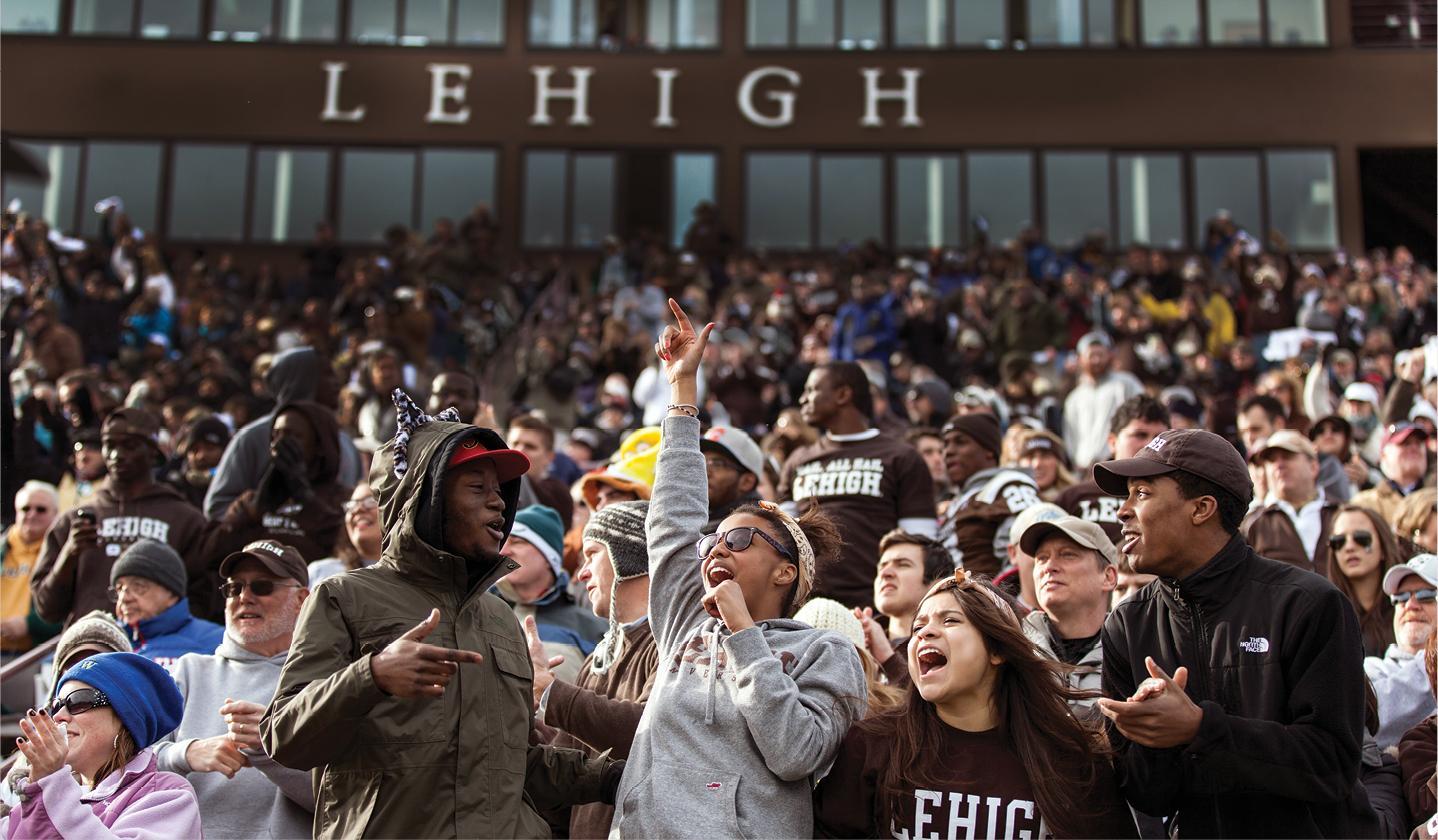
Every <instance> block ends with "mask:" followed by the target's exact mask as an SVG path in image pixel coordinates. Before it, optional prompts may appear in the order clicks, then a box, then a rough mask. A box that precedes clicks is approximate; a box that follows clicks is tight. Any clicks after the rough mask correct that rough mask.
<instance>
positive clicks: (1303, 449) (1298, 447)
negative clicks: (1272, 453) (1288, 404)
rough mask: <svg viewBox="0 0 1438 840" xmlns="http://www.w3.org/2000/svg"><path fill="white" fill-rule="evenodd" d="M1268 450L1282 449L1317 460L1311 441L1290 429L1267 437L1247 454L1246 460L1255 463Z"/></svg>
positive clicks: (1315, 449)
mask: <svg viewBox="0 0 1438 840" xmlns="http://www.w3.org/2000/svg"><path fill="white" fill-rule="evenodd" d="M1270 449H1282V450H1283V451H1284V452H1292V453H1293V454H1295V455H1307V456H1308V457H1310V458H1313V459H1315V460H1317V458H1318V449H1317V448H1315V447H1314V445H1313V441H1311V440H1309V439H1308V438H1306V437H1304V436H1303V435H1300V434H1299V433H1298V432H1295V431H1293V430H1292V429H1283V430H1282V431H1278V432H1274V433H1273V434H1271V435H1269V436H1268V440H1265V441H1263V442H1262V443H1260V444H1259V445H1258V446H1255V447H1254V448H1253V451H1252V452H1250V453H1249V455H1248V460H1250V461H1257V460H1259V459H1260V458H1262V457H1263V453H1265V452H1267V451H1269V450H1270Z"/></svg>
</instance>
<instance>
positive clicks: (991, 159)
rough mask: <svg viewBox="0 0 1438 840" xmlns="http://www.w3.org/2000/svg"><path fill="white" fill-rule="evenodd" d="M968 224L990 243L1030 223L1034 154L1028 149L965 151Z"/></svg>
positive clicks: (1014, 233)
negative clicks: (966, 160)
mask: <svg viewBox="0 0 1438 840" xmlns="http://www.w3.org/2000/svg"><path fill="white" fill-rule="evenodd" d="M967 157H968V173H967V174H968V183H967V184H966V185H965V186H967V188H968V211H969V214H968V217H969V224H970V225H972V226H973V227H974V228H975V229H977V230H979V231H982V232H984V233H985V234H986V235H987V236H988V238H989V241H990V242H991V243H995V244H997V243H1000V242H1003V241H1004V240H1006V239H1013V238H1014V237H1016V236H1018V235H1019V231H1021V230H1023V229H1024V228H1025V227H1027V226H1028V225H1030V224H1032V223H1033V218H1034V203H1033V201H1034V182H1033V156H1032V155H1031V154H1029V153H1028V152H970V153H969V154H968V156H967Z"/></svg>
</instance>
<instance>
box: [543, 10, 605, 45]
mask: <svg viewBox="0 0 1438 840" xmlns="http://www.w3.org/2000/svg"><path fill="white" fill-rule="evenodd" d="M594 5H595V0H529V43H530V44H531V45H533V46H536V47H587V46H591V45H593V44H594V42H595V40H596V39H597V37H598V34H599V27H598V21H597V20H596V18H595V9H594Z"/></svg>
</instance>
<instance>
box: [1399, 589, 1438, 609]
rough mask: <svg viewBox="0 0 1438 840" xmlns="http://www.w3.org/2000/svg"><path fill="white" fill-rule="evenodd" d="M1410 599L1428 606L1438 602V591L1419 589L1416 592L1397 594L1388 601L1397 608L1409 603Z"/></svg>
mask: <svg viewBox="0 0 1438 840" xmlns="http://www.w3.org/2000/svg"><path fill="white" fill-rule="evenodd" d="M1409 599H1412V600H1414V601H1417V602H1418V603H1420V604H1427V603H1429V602H1431V601H1435V600H1438V589H1419V590H1417V591H1416V592H1395V593H1394V594H1392V595H1389V596H1388V600H1390V601H1392V602H1393V606H1395V607H1397V606H1402V605H1403V604H1406V603H1408V601H1409Z"/></svg>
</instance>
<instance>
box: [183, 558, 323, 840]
mask: <svg viewBox="0 0 1438 840" xmlns="http://www.w3.org/2000/svg"><path fill="white" fill-rule="evenodd" d="M220 577H221V578H222V579H223V580H224V581H225V583H224V585H223V586H222V587H220V591H221V592H222V593H223V594H224V596H225V638H224V641H223V642H221V643H220V646H219V647H218V648H216V649H215V652H214V653H213V654H209V655H201V654H195V653H189V654H185V655H184V656H182V657H180V659H179V660H178V661H177V662H176V663H175V664H174V666H173V668H172V669H171V670H172V673H173V676H174V677H175V682H176V683H178V684H179V687H180V693H181V694H183V695H184V697H185V715H184V718H183V719H182V720H181V721H180V726H179V728H177V729H176V730H175V732H174V734H172V735H171V736H170V737H169V738H168V739H167V740H166V741H165V742H163V743H161V744H160V745H159V746H158V748H157V752H158V754H159V768H160V769H161V770H168V771H169V772H171V773H179V774H181V775H183V776H186V777H187V778H188V779H189V781H190V784H191V785H193V786H194V788H195V794H196V796H197V797H198V799H199V801H200V817H201V819H202V820H203V822H204V826H205V833H206V834H208V835H210V836H213V837H241V836H259V837H308V836H310V828H311V825H312V823H313V820H314V809H315V800H314V793H313V790H312V788H311V786H310V774H309V773H306V772H304V771H301V770H291V769H289V768H287V767H282V766H281V765H279V764H277V763H276V762H275V760H274V759H272V758H270V757H269V756H268V755H267V754H266V753H265V751H264V748H263V747H262V746H261V745H260V727H259V723H260V717H261V716H262V715H263V714H264V711H265V705H266V704H267V703H269V701H270V697H272V696H273V695H274V693H275V686H276V685H277V684H278V683H279V680H280V669H281V668H282V667H283V666H284V664H285V658H286V656H288V655H289V651H290V640H291V638H292V636H293V635H294V630H295V621H296V620H297V619H298V618H299V614H300V605H301V604H303V603H304V601H305V598H307V597H308V596H309V594H310V590H309V569H308V567H307V566H306V564H305V561H304V558H303V557H301V556H300V553H299V552H298V551H297V550H295V549H294V548H293V547H291V546H288V545H284V544H282V543H277V542H274V541H272V540H257V541H255V542H252V543H250V544H248V545H246V546H245V547H244V548H243V549H241V550H240V551H236V552H235V553H233V554H231V555H229V556H227V557H226V558H225V559H224V561H223V562H221V563H220Z"/></svg>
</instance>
